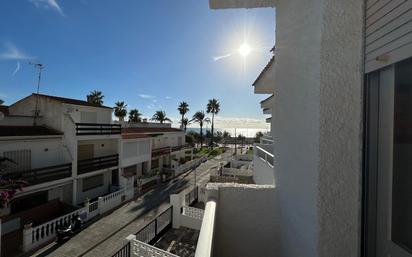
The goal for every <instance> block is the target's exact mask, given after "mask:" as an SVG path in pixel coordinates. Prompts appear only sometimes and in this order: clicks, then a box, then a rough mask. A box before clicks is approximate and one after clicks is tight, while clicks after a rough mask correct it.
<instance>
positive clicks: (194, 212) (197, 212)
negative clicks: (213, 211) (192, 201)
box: [182, 206, 205, 220]
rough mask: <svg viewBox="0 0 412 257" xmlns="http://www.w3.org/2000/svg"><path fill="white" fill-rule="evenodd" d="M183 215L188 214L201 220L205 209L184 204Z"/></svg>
mask: <svg viewBox="0 0 412 257" xmlns="http://www.w3.org/2000/svg"><path fill="white" fill-rule="evenodd" d="M182 208H183V213H182V214H183V215H184V216H188V217H190V218H193V219H197V220H201V219H203V215H204V213H205V211H204V210H202V209H199V208H194V207H190V206H183V207H182Z"/></svg>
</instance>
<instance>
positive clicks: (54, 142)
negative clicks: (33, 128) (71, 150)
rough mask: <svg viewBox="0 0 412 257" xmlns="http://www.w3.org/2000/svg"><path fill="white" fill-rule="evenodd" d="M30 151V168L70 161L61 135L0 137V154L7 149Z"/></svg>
mask: <svg viewBox="0 0 412 257" xmlns="http://www.w3.org/2000/svg"><path fill="white" fill-rule="evenodd" d="M19 150H30V151H31V168H33V169H35V168H41V167H47V166H53V165H59V164H66V163H70V162H71V159H70V158H69V154H68V152H67V149H65V148H64V147H63V144H62V137H60V136H59V137H55V138H37V139H36V138H32V139H28V138H27V139H19V140H17V139H15V140H12V139H9V140H4V139H0V156H3V153H4V152H7V151H19Z"/></svg>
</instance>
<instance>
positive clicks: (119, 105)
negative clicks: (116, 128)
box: [114, 101, 127, 121]
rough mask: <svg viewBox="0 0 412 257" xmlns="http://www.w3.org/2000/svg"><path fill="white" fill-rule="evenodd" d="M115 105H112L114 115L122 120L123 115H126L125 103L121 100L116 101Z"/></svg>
mask: <svg viewBox="0 0 412 257" xmlns="http://www.w3.org/2000/svg"><path fill="white" fill-rule="evenodd" d="M115 105H116V106H115V107H114V116H116V117H117V118H118V119H119V121H124V117H126V115H127V110H126V106H127V104H124V102H123V101H121V102H120V101H118V102H116V103H115Z"/></svg>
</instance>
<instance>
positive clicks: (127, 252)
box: [112, 242, 131, 257]
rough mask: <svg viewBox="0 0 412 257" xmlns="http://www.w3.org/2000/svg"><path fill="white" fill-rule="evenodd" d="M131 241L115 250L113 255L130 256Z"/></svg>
mask: <svg viewBox="0 0 412 257" xmlns="http://www.w3.org/2000/svg"><path fill="white" fill-rule="evenodd" d="M130 252H131V249H130V242H128V243H126V244H125V245H124V246H123V247H122V248H120V249H119V250H118V251H117V252H115V253H114V254H113V255H112V257H130Z"/></svg>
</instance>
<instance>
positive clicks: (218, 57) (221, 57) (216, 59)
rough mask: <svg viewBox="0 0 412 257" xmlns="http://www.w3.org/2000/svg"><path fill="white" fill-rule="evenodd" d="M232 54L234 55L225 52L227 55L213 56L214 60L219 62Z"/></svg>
mask: <svg viewBox="0 0 412 257" xmlns="http://www.w3.org/2000/svg"><path fill="white" fill-rule="evenodd" d="M230 56H232V54H225V55H219V56H215V57H213V61H215V62H217V61H219V60H221V59H224V58H228V57H230Z"/></svg>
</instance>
